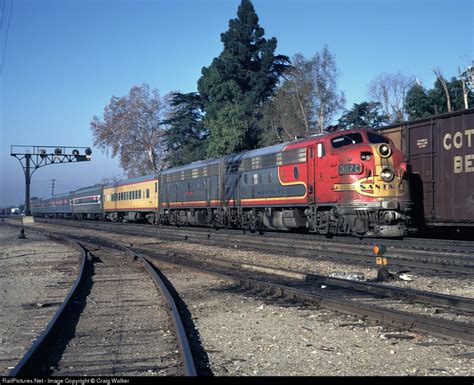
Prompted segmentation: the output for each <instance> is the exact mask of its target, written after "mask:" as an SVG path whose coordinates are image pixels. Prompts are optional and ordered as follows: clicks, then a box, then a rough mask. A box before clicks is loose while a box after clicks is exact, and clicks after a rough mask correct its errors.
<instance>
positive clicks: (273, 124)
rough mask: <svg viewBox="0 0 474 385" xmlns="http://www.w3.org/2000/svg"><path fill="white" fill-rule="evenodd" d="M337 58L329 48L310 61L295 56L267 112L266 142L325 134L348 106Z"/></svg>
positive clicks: (264, 137)
mask: <svg viewBox="0 0 474 385" xmlns="http://www.w3.org/2000/svg"><path fill="white" fill-rule="evenodd" d="M337 75H338V74H337V68H336V64H335V59H334V57H333V56H332V55H331V53H330V52H329V50H328V48H327V47H326V46H325V47H324V48H323V49H322V51H321V52H318V53H316V54H315V55H314V56H313V57H311V58H309V59H306V58H305V57H304V56H303V55H302V54H300V53H298V54H296V55H295V56H293V58H292V60H291V66H290V67H289V68H287V70H286V71H285V73H284V75H283V77H284V81H283V82H282V84H281V86H280V88H279V89H278V90H277V92H276V93H275V96H274V97H273V98H272V99H271V101H270V102H267V103H266V105H265V107H264V109H263V117H264V119H263V120H262V125H263V128H264V134H263V143H264V144H273V143H275V142H277V141H282V140H291V139H293V138H294V137H297V136H304V135H308V134H311V133H312V132H313V133H314V132H317V131H321V130H322V129H323V128H324V126H325V125H326V124H329V123H331V122H332V119H333V117H334V115H335V114H336V113H337V112H338V111H340V110H341V109H342V107H343V105H344V102H345V100H344V94H343V93H342V92H340V91H339V90H338V89H337V84H336V82H337Z"/></svg>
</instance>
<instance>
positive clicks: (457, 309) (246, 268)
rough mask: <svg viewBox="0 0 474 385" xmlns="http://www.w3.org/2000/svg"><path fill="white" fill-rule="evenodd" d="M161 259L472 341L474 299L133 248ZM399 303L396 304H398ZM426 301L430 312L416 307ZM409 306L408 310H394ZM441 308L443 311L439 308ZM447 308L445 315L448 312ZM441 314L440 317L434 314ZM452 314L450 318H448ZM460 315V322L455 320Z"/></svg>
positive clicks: (266, 291)
mask: <svg viewBox="0 0 474 385" xmlns="http://www.w3.org/2000/svg"><path fill="white" fill-rule="evenodd" d="M135 252H136V254H137V255H140V254H141V253H146V254H147V255H148V256H149V257H152V258H154V259H156V260H157V261H159V263H164V264H171V265H173V266H178V267H181V268H183V267H184V268H190V269H193V270H196V271H199V272H205V273H211V274H214V275H216V276H217V277H219V278H221V279H225V280H233V281H235V282H236V283H238V285H239V287H241V288H243V289H245V290H247V291H248V290H250V291H254V292H256V293H259V294H262V295H264V296H265V297H267V296H277V297H281V296H286V297H288V298H289V299H291V300H297V301H299V302H302V303H306V304H317V305H318V306H320V307H322V308H326V309H329V310H334V311H337V312H342V313H346V314H351V315H355V316H358V317H360V318H363V319H368V320H372V321H376V322H380V323H383V324H386V325H389V326H397V327H402V328H407V329H413V330H417V331H420V332H424V333H428V334H432V335H436V336H440V337H444V338H454V339H457V340H460V341H463V342H467V343H470V344H472V343H474V326H473V325H472V316H473V314H474V300H472V299H470V298H465V297H458V296H448V295H442V294H437V293H432V292H425V291H420V290H411V289H404V288H397V287H390V286H386V285H380V284H376V283H370V282H354V281H349V280H343V279H337V278H330V277H325V276H319V275H315V274H307V273H304V272H300V271H290V270H284V269H276V268H274V267H271V266H263V265H256V264H249V263H236V262H235V261H231V260H225V259H222V258H215V257H209V258H205V260H204V261H203V260H202V258H193V257H192V256H190V255H186V254H179V255H176V254H174V253H171V255H169V254H168V255H167V254H166V252H164V253H160V252H156V251H155V252H152V251H150V250H143V249H135ZM397 305H398V306H397ZM417 305H422V306H421V308H422V309H424V308H426V306H430V311H431V312H432V316H426V315H420V314H416V313H415V312H416V311H417V310H418V311H419V310H420V306H417ZM397 307H398V308H400V307H404V308H407V307H409V308H410V310H411V311H410V312H407V311H402V310H398V309H397ZM441 309H442V310H441ZM447 313H448V314H449V315H448V317H446V315H447ZM438 314H440V315H441V316H436V315H438ZM449 318H453V319H449ZM458 319H461V320H463V321H458Z"/></svg>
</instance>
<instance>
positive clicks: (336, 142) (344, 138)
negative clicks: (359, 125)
mask: <svg viewBox="0 0 474 385" xmlns="http://www.w3.org/2000/svg"><path fill="white" fill-rule="evenodd" d="M362 142H363V139H362V135H361V134H359V133H353V134H345V135H341V136H336V137H335V138H334V139H332V140H331V144H332V146H333V148H339V147H343V146H349V145H351V144H357V143H362Z"/></svg>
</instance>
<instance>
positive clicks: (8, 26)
mask: <svg viewBox="0 0 474 385" xmlns="http://www.w3.org/2000/svg"><path fill="white" fill-rule="evenodd" d="M5 3H6V0H5V2H4V3H3V7H5ZM12 13H13V0H11V1H10V12H9V15H8V23H7V33H6V35H5V44H4V46H3V53H2V61H1V63H0V74H1V73H2V72H3V63H4V61H5V53H6V52H7V43H8V32H10V21H11V18H12ZM2 24H3V14H2ZM2 27H3V25H2Z"/></svg>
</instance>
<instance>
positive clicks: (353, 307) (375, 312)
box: [155, 257, 474, 344]
mask: <svg viewBox="0 0 474 385" xmlns="http://www.w3.org/2000/svg"><path fill="white" fill-rule="evenodd" d="M155 259H156V260H157V261H159V263H164V264H167V265H170V266H174V267H177V268H184V269H190V270H194V271H197V272H200V273H206V274H211V275H214V276H217V277H219V278H221V279H224V280H227V281H231V282H238V283H240V285H241V286H243V287H244V289H252V288H253V289H256V290H263V289H265V290H266V294H268V290H270V291H273V292H276V293H277V294H278V295H281V296H283V295H286V296H288V297H290V298H292V299H296V300H299V301H301V302H303V303H311V304H317V305H318V306H320V307H322V308H326V309H328V310H333V311H336V312H341V313H345V314H350V315H355V316H358V317H361V318H363V319H369V320H372V321H376V322H381V323H383V324H386V325H396V326H401V327H406V328H407V329H414V330H417V331H420V332H424V333H428V334H431V335H435V336H438V337H442V338H452V339H456V340H459V341H463V342H467V343H469V344H473V343H474V327H473V326H471V325H470V324H467V323H461V322H454V321H447V320H443V319H433V318H430V317H426V316H423V315H418V314H410V313H407V312H403V311H399V310H394V309H388V308H381V307H378V306H375V305H367V304H361V303H359V302H357V303H355V302H354V301H350V300H345V299H338V298H334V297H331V296H328V295H324V294H319V293H311V292H307V291H304V290H303V289H295V288H292V287H288V286H285V285H281V284H275V283H271V282H261V281H256V280H254V279H248V278H241V277H232V276H229V275H226V274H222V273H216V272H213V271H212V270H208V269H203V268H197V267H190V266H186V265H182V264H177V263H173V262H169V261H166V260H163V259H161V258H158V257H155Z"/></svg>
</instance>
